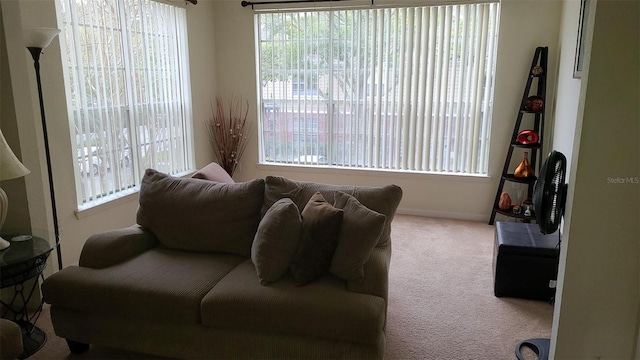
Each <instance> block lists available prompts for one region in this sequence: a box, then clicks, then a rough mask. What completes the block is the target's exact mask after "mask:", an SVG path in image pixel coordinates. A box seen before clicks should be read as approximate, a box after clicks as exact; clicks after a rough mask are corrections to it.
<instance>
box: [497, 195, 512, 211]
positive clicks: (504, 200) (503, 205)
mask: <svg viewBox="0 0 640 360" xmlns="http://www.w3.org/2000/svg"><path fill="white" fill-rule="evenodd" d="M498 207H499V208H500V209H501V210H509V208H510V207H511V196H509V194H507V192H506V191H505V192H503V193H502V194H500V202H498Z"/></svg>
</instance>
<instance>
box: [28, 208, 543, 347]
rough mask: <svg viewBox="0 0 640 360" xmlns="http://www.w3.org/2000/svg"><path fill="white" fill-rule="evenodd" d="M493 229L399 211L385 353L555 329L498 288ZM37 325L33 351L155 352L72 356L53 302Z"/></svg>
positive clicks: (507, 341)
mask: <svg viewBox="0 0 640 360" xmlns="http://www.w3.org/2000/svg"><path fill="white" fill-rule="evenodd" d="M493 230H494V227H493V226H489V225H487V224H486V223H478V222H470V221H460V220H446V219H432V218H424V217H417V216H406V215H398V216H397V217H396V219H395V221H394V224H393V228H392V237H393V255H392V260H391V271H390V288H389V310H388V311H389V313H388V323H387V358H388V359H392V360H393V359H407V360H409V359H442V360H456V359H464V360H469V359H477V360H481V359H486V360H499V359H515V355H514V349H515V346H516V344H518V343H519V342H520V341H522V340H524V339H528V338H536V337H545V338H548V337H549V336H550V334H551V321H552V317H553V306H551V305H549V304H547V303H545V302H541V301H531V300H523V299H512V298H496V297H495V296H493V273H492V260H493V236H494V234H493ZM38 326H40V327H41V328H42V329H43V330H46V331H47V333H48V337H49V339H48V341H47V343H46V344H45V346H44V347H43V348H42V349H41V350H40V351H39V352H38V353H36V354H35V355H34V356H32V357H31V358H30V359H140V358H143V359H144V358H146V359H151V358H152V357H150V356H144V355H140V354H133V353H127V352H123V351H118V350H112V349H105V348H97V347H96V348H92V349H91V350H90V351H89V352H88V353H86V354H84V355H82V356H73V355H70V354H69V351H68V349H67V347H66V343H65V341H64V340H63V339H60V338H58V337H56V336H55V335H54V334H53V333H52V329H51V321H50V318H49V313H48V309H45V311H44V312H43V314H42V316H41V319H40V320H39V322H38ZM141 336H144V334H141ZM523 352H524V351H523ZM524 353H525V354H526V355H527V359H533V358H535V356H533V353H532V352H530V351H526V352H524Z"/></svg>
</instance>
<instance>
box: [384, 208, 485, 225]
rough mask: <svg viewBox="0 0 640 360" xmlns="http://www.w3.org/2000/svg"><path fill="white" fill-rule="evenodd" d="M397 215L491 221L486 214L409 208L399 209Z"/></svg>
mask: <svg viewBox="0 0 640 360" xmlns="http://www.w3.org/2000/svg"><path fill="white" fill-rule="evenodd" d="M396 213H397V214H402V215H415V216H424V217H433V218H444V219H456V220H469V221H481V222H487V223H488V221H489V218H488V216H487V215H486V214H469V213H458V212H447V211H428V210H418V209H407V208H398V210H397V211H396Z"/></svg>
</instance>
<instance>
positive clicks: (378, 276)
mask: <svg viewBox="0 0 640 360" xmlns="http://www.w3.org/2000/svg"><path fill="white" fill-rule="evenodd" d="M390 262H391V243H389V244H388V245H386V246H382V247H375V248H373V250H371V256H370V257H369V260H368V261H367V262H366V263H365V264H364V278H363V279H361V280H350V281H347V289H348V290H349V291H353V292H357V293H361V294H369V295H375V296H379V297H381V298H383V299H384V301H385V302H386V301H387V299H388V293H389V264H390Z"/></svg>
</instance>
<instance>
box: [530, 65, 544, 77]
mask: <svg viewBox="0 0 640 360" xmlns="http://www.w3.org/2000/svg"><path fill="white" fill-rule="evenodd" d="M542 73H544V69H543V68H542V66H534V67H533V68H532V69H531V75H533V76H540V75H542Z"/></svg>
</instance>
